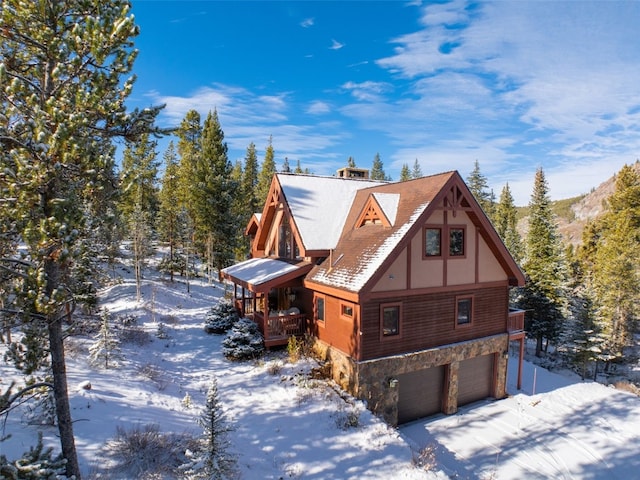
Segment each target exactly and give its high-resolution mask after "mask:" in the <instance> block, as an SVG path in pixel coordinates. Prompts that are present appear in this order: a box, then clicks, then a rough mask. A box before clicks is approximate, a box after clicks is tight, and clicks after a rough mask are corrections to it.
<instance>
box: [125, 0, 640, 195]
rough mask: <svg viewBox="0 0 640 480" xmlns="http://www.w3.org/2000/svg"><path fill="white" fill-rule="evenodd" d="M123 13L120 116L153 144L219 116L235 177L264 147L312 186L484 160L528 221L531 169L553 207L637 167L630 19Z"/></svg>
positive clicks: (186, 4) (615, 6)
mask: <svg viewBox="0 0 640 480" xmlns="http://www.w3.org/2000/svg"><path fill="white" fill-rule="evenodd" d="M132 3H133V9H132V13H133V14H134V15H135V18H136V22H137V24H138V25H139V26H140V30H141V31H140V35H139V36H138V37H137V38H136V48H137V49H138V50H139V55H138V58H137V60H136V65H135V73H136V75H137V77H138V80H137V82H136V84H135V87H134V91H133V94H132V95H131V97H130V98H129V104H130V106H132V107H146V106H149V105H156V104H160V103H165V104H166V105H167V106H166V108H165V110H164V111H163V113H162V115H161V117H160V120H159V123H160V124H161V125H163V126H177V125H178V124H179V123H180V121H181V120H182V118H183V117H184V115H185V113H186V112H187V111H188V110H190V109H196V110H198V111H199V112H200V113H201V115H202V117H203V119H204V117H205V116H206V114H207V113H208V111H210V110H214V109H217V111H218V116H219V118H220V123H221V126H222V129H223V131H224V133H225V140H226V142H227V144H228V146H229V158H230V160H231V161H232V162H235V161H236V160H237V159H243V158H244V155H245V152H246V148H247V146H248V145H249V143H250V142H253V143H254V144H255V145H256V148H257V150H258V155H259V161H262V159H263V155H264V149H265V147H266V146H267V144H268V141H269V137H270V136H271V137H272V138H273V147H274V150H275V154H276V162H277V164H278V166H280V165H281V164H282V161H283V160H284V158H285V157H287V158H288V159H289V162H290V163H291V165H292V166H295V164H296V161H298V160H299V161H300V163H301V165H302V167H303V168H309V170H310V171H311V172H313V173H315V174H319V175H331V174H333V173H335V171H336V170H337V169H338V168H340V167H343V166H345V165H346V161H347V158H348V157H349V156H352V157H353V158H354V159H355V161H356V164H357V166H359V167H363V168H370V166H371V163H372V161H373V157H374V156H375V154H376V153H379V154H380V156H381V158H382V161H383V163H384V168H385V171H386V173H387V174H389V175H391V176H392V177H393V178H394V179H398V178H399V173H400V168H401V167H402V164H403V163H407V164H409V166H412V165H413V163H414V161H415V160H416V159H418V162H419V163H420V165H421V167H422V171H423V173H424V174H430V173H439V172H442V171H448V170H453V169H455V170H458V171H459V172H460V173H461V174H462V175H463V176H464V177H465V178H466V177H467V176H468V174H469V172H470V171H471V170H472V168H473V165H474V162H475V161H476V160H477V161H478V162H479V164H480V169H481V171H482V173H483V174H484V175H485V176H486V177H487V179H488V181H489V183H490V186H491V188H493V190H494V191H495V193H496V195H499V194H500V191H501V190H502V187H503V186H504V185H505V183H507V182H508V183H509V185H510V187H511V190H512V193H513V195H514V198H515V201H516V204H517V205H526V204H527V203H528V202H529V198H530V196H531V190H532V186H533V177H534V174H535V170H536V169H537V168H538V167H542V168H543V169H544V171H545V174H546V177H547V181H548V183H549V188H550V192H549V193H550V196H551V197H552V198H553V199H560V198H567V197H571V196H574V195H579V194H581V193H588V192H589V191H590V190H591V189H592V188H594V187H596V186H598V184H599V183H600V182H602V181H604V180H605V179H607V178H608V177H610V176H611V175H613V174H614V173H615V172H616V171H618V170H619V169H620V168H621V167H622V166H623V165H624V164H625V163H627V164H630V163H633V162H635V160H636V159H638V158H640V155H639V151H640V148H639V147H640V29H639V28H638V24H639V23H640V2H635V1H601V2H586V1H564V2H560V1H557V2H554V1H533V2H527V1H502V2H488V3H485V2H466V1H456V0H454V1H452V2H446V3H433V2H420V1H352V2H347V1H295V2H287V1H260V2H243V1H153V0H133V2H132ZM167 143H168V141H167V140H163V141H161V142H160V145H159V155H160V158H162V153H164V149H165V148H166V144H167Z"/></svg>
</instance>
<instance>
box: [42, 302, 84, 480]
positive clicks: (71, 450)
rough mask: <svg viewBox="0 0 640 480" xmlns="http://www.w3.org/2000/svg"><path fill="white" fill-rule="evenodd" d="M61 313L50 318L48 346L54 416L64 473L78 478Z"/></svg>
mask: <svg viewBox="0 0 640 480" xmlns="http://www.w3.org/2000/svg"><path fill="white" fill-rule="evenodd" d="M62 318H63V316H62V315H59V314H58V315H56V318H50V319H49V322H48V328H49V348H50V349H51V371H52V373H53V396H54V398H55V403H56V418H57V420H58V432H59V433H60V444H61V447H62V455H63V456H64V458H66V460H67V465H66V475H67V477H69V478H71V477H75V478H76V480H80V467H79V465H78V455H77V453H76V443H75V438H74V436H73V423H72V422H71V408H70V406H69V392H68V389H67V368H66V365H65V360H64V342H63V336H62Z"/></svg>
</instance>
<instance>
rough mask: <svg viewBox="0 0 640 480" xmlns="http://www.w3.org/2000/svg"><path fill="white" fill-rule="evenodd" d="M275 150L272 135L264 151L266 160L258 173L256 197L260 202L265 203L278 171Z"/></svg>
mask: <svg viewBox="0 0 640 480" xmlns="http://www.w3.org/2000/svg"><path fill="white" fill-rule="evenodd" d="M274 156H275V154H274V151H273V144H272V141H271V137H269V145H268V146H267V149H266V151H265V153H264V160H263V162H262V168H261V169H260V173H259V174H258V188H257V191H256V198H257V199H258V202H260V203H262V204H264V202H265V201H266V199H267V194H268V193H269V188H271V180H272V179H273V175H274V174H275V173H276V162H275V160H274Z"/></svg>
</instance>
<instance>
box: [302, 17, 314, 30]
mask: <svg viewBox="0 0 640 480" xmlns="http://www.w3.org/2000/svg"><path fill="white" fill-rule="evenodd" d="M314 23H315V22H314V19H313V18H305V19H304V20H303V21H302V22H300V26H301V27H302V28H309V27H312V26H313V24H314Z"/></svg>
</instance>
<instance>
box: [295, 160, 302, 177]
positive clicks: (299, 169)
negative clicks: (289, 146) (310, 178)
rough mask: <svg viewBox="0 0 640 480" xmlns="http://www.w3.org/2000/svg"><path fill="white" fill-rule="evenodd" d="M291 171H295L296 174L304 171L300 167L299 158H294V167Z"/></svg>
mask: <svg viewBox="0 0 640 480" xmlns="http://www.w3.org/2000/svg"><path fill="white" fill-rule="evenodd" d="M293 173H295V174H296V175H300V174H301V173H304V171H303V170H302V167H301V166H300V159H298V160H296V168H295V170H294V171H293Z"/></svg>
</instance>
